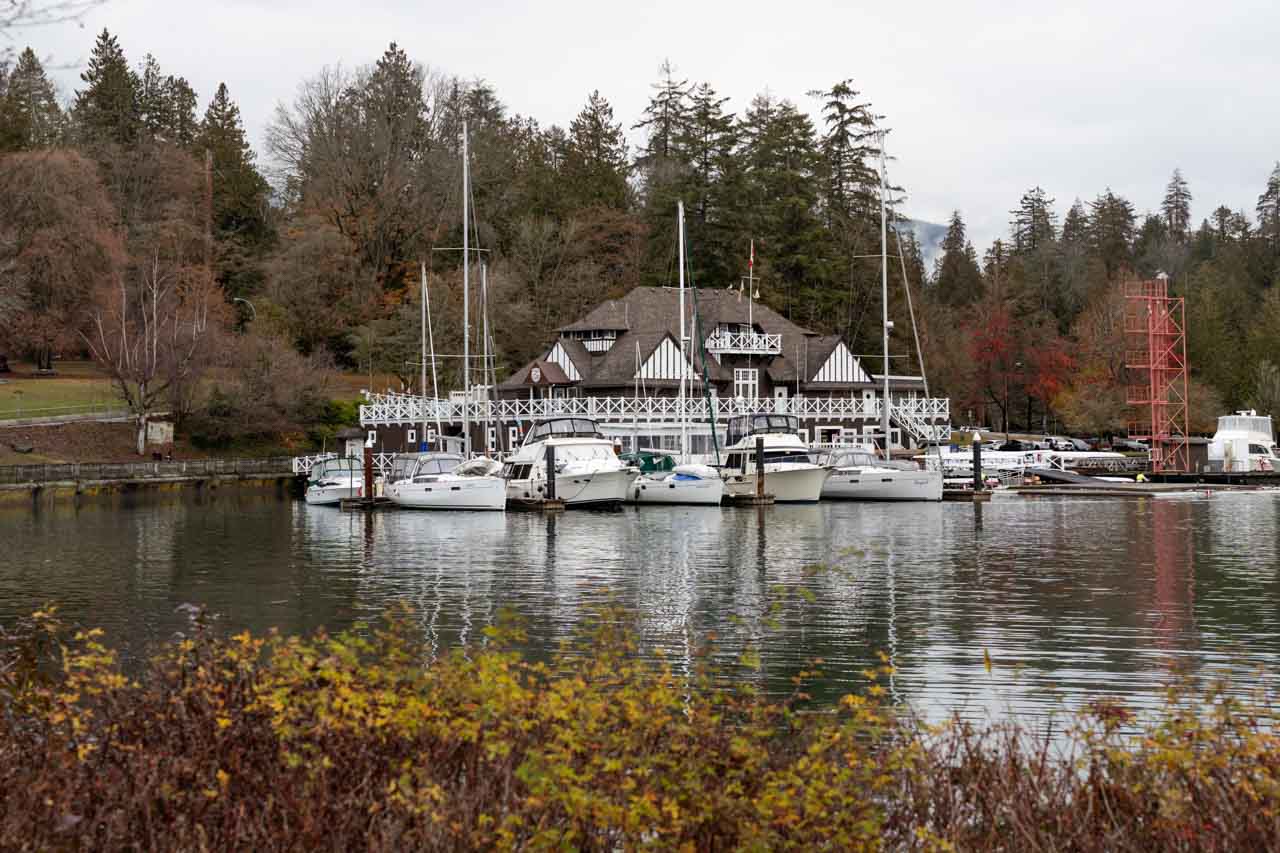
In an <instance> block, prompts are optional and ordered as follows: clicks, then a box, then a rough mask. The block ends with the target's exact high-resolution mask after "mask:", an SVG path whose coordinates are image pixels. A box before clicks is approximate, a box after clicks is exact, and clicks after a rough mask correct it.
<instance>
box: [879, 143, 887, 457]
mask: <svg viewBox="0 0 1280 853" xmlns="http://www.w3.org/2000/svg"><path fill="white" fill-rule="evenodd" d="M884 194H885V175H884V132H883V131H881V132H880V304H881V309H882V317H881V320H882V325H881V332H882V333H883V340H884V402H883V403H882V404H881V406H880V431H881V432H883V433H884V458H885V459H888V458H889V232H888V218H887V215H886V213H885V206H884Z"/></svg>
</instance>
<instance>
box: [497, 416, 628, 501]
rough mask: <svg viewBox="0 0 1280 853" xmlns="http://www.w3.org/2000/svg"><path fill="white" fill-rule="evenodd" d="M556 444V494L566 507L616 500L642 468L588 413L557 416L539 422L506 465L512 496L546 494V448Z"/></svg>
mask: <svg viewBox="0 0 1280 853" xmlns="http://www.w3.org/2000/svg"><path fill="white" fill-rule="evenodd" d="M548 447H554V448H555V466H556V481H555V486H556V497H557V498H559V499H560V500H562V501H564V503H565V506H566V507H584V506H617V505H618V504H621V503H622V502H623V501H625V500H626V499H627V489H628V488H629V487H630V486H631V481H632V480H634V479H635V478H636V476H637V475H638V474H639V473H640V472H639V471H638V470H637V469H635V468H633V467H631V466H630V465H628V464H626V463H625V462H623V461H622V460H621V459H619V458H618V456H617V454H615V453H614V452H613V442H611V441H609V440H608V439H606V438H605V437H604V436H603V435H601V433H600V430H599V428H598V427H597V426H596V422H595V421H593V420H589V419H587V418H569V417H566V418H552V419H549V420H546V421H543V422H542V423H540V424H538V425H537V426H535V427H534V428H533V429H532V430H530V431H529V434H528V435H527V436H526V437H525V440H524V443H523V444H522V445H521V446H520V449H519V450H517V451H516V452H515V453H513V454H512V455H510V456H508V457H507V459H506V463H505V464H504V465H503V468H502V477H503V479H504V480H506V482H507V500H508V501H509V502H511V503H515V504H521V503H533V502H537V501H540V500H542V499H543V498H545V497H546V496H547V448H548Z"/></svg>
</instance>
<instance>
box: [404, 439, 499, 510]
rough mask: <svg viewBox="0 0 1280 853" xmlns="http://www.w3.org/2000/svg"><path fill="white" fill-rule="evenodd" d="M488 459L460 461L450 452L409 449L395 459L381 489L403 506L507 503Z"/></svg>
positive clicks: (466, 507) (484, 506)
mask: <svg viewBox="0 0 1280 853" xmlns="http://www.w3.org/2000/svg"><path fill="white" fill-rule="evenodd" d="M500 469H501V466H500V465H499V464H498V463H497V462H495V461H493V460H492V459H472V460H470V461H464V460H463V458H462V457H461V456H459V455H457V454H453V453H412V454H405V455H404V456H401V457H399V458H397V459H396V465H395V467H394V468H393V472H392V474H391V475H389V477H388V481H389V482H388V483H387V484H386V486H385V487H384V489H383V491H384V493H385V494H386V496H387V497H388V498H390V499H391V502H392V503H394V504H395V505H396V506H399V507H404V508H405V509H454V510H498V511H501V510H503V509H505V508H506V505H507V484H506V481H504V480H503V479H502V478H501V477H497V476H494V474H496V472H497V471H499V470H500Z"/></svg>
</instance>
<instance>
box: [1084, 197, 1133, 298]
mask: <svg viewBox="0 0 1280 853" xmlns="http://www.w3.org/2000/svg"><path fill="white" fill-rule="evenodd" d="M1136 220H1137V217H1136V215H1135V214H1134V212H1133V205H1132V204H1130V203H1129V200H1128V199H1126V198H1124V197H1123V196H1118V195H1116V194H1115V193H1113V192H1112V191H1111V188H1110V187H1107V189H1106V191H1105V192H1104V193H1102V195H1100V196H1098V198H1097V199H1096V200H1095V201H1092V202H1090V203H1089V243H1090V246H1091V247H1092V249H1093V251H1094V253H1095V254H1096V255H1097V256H1098V258H1099V259H1100V260H1101V261H1102V265H1103V268H1104V269H1105V270H1106V274H1107V278H1109V279H1111V278H1115V276H1116V275H1117V274H1119V273H1120V271H1121V270H1122V269H1124V268H1125V267H1127V266H1129V264H1130V263H1131V261H1132V257H1133V254H1132V253H1133V236H1134V233H1133V232H1134V223H1135V222H1136Z"/></svg>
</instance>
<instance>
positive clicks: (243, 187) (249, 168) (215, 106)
mask: <svg viewBox="0 0 1280 853" xmlns="http://www.w3.org/2000/svg"><path fill="white" fill-rule="evenodd" d="M196 147H197V148H198V149H201V150H203V151H208V152H209V153H210V154H211V155H212V158H213V218H214V227H215V228H216V229H217V231H218V233H219V235H220V236H223V237H227V236H231V235H241V236H244V237H247V238H249V239H252V240H261V239H262V238H263V237H264V236H265V234H264V232H265V229H266V221H265V217H264V208H265V205H266V196H267V191H268V187H267V182H266V180H265V179H263V177H262V175H260V174H259V173H258V170H257V168H256V167H255V166H254V153H253V149H252V148H251V147H250V145H249V140H248V139H246V138H245V133H244V126H243V125H242V124H241V122H240V108H239V107H238V106H236V103H235V102H234V101H232V100H231V96H230V94H229V93H228V92H227V84H226V83H219V84H218V90H217V91H216V92H215V93H214V95H213V100H211V101H210V102H209V106H208V108H207V109H206V110H205V113H204V120H203V121H202V122H200V131H199V136H198V138H197V140H196Z"/></svg>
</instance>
